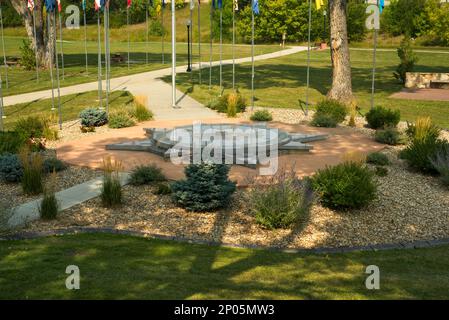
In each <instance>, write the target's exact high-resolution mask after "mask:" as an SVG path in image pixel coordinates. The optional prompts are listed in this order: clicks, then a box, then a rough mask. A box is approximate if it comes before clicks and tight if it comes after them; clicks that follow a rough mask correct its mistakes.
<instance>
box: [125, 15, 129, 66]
mask: <svg viewBox="0 0 449 320" xmlns="http://www.w3.org/2000/svg"><path fill="white" fill-rule="evenodd" d="M126 30H127V31H128V32H127V34H128V70H129V7H128V6H127V7H126Z"/></svg>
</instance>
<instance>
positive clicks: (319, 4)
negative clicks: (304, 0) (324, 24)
mask: <svg viewBox="0 0 449 320" xmlns="http://www.w3.org/2000/svg"><path fill="white" fill-rule="evenodd" d="M315 4H316V9H317V10H320V9H321V7H322V6H324V0H315Z"/></svg>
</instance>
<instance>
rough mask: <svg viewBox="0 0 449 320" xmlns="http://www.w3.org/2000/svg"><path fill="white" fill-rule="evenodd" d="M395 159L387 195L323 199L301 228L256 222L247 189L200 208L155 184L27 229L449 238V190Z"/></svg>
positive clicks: (306, 238) (269, 242)
mask: <svg viewBox="0 0 449 320" xmlns="http://www.w3.org/2000/svg"><path fill="white" fill-rule="evenodd" d="M385 152H386V153H387V154H388V155H389V156H390V157H391V158H392V160H393V163H392V165H391V166H389V167H388V170H389V174H388V176H386V177H382V178H380V177H379V178H377V179H378V183H379V197H378V199H377V200H375V201H374V202H373V203H372V204H371V205H370V206H369V207H367V208H365V209H363V210H356V211H350V212H337V211H333V210H330V209H327V208H323V207H322V206H321V205H319V204H315V205H314V206H313V207H312V210H311V212H310V215H309V217H308V218H307V219H306V220H305V221H304V222H303V223H302V224H300V225H298V226H297V227H295V228H293V229H283V230H274V231H271V230H265V229H263V228H261V227H260V226H259V225H257V224H256V223H255V219H254V217H253V216H252V214H251V213H250V208H248V207H247V204H246V202H245V201H244V197H243V194H242V193H244V192H245V191H244V190H239V191H238V192H237V194H236V195H235V196H234V201H233V203H232V205H231V207H230V208H229V209H228V210H225V211H219V212H209V213H194V212H187V211H185V210H183V209H180V208H177V207H176V206H174V205H173V204H172V202H171V200H170V197H169V196H156V195H154V194H153V193H152V187H150V186H143V187H134V186H126V187H124V201H125V202H124V203H125V205H124V206H122V207H120V208H115V209H105V208H102V206H101V203H100V200H99V199H98V198H96V199H92V200H89V201H87V202H85V203H83V204H81V205H78V206H75V207H72V208H70V209H68V210H66V211H64V212H63V213H61V214H60V216H59V217H58V219H57V220H55V221H51V222H45V221H36V222H33V223H32V224H30V225H29V226H28V227H27V229H28V230H30V231H45V230H50V229H59V228H65V227H70V226H90V227H112V228H117V229H131V230H138V231H143V232H147V233H153V234H161V235H166V236H178V237H186V238H191V239H200V240H206V241H223V242H226V243H232V244H239V245H259V246H277V247H284V248H315V247H340V246H363V245H370V244H382V243H395V242H409V241H417V240H433V239H438V238H444V237H449V190H448V189H445V188H444V187H443V186H441V185H440V183H439V182H438V179H436V178H435V177H431V176H423V175H421V174H418V173H414V172H410V171H408V170H407V169H406V168H405V165H404V163H402V161H400V160H397V159H396V157H395V156H396V153H397V151H396V150H395V149H392V148H391V149H387V150H386V151H385Z"/></svg>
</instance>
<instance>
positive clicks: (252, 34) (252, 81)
mask: <svg viewBox="0 0 449 320" xmlns="http://www.w3.org/2000/svg"><path fill="white" fill-rule="evenodd" d="M253 8H254V0H251V110H254V9H253Z"/></svg>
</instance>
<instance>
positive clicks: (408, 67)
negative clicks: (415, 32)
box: [393, 36, 418, 83]
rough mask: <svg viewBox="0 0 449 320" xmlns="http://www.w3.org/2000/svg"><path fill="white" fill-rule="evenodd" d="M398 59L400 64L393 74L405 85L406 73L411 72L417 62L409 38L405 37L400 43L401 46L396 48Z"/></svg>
mask: <svg viewBox="0 0 449 320" xmlns="http://www.w3.org/2000/svg"><path fill="white" fill-rule="evenodd" d="M398 57H399V59H401V63H400V64H399V65H398V66H397V68H396V72H394V73H393V75H394V77H395V78H396V79H398V80H399V81H401V83H405V80H406V73H407V72H412V71H413V69H414V67H415V63H416V62H418V57H417V56H416V54H415V53H414V52H413V49H412V44H411V40H410V37H409V36H405V37H404V39H402V41H401V45H400V47H399V48H398Z"/></svg>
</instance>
